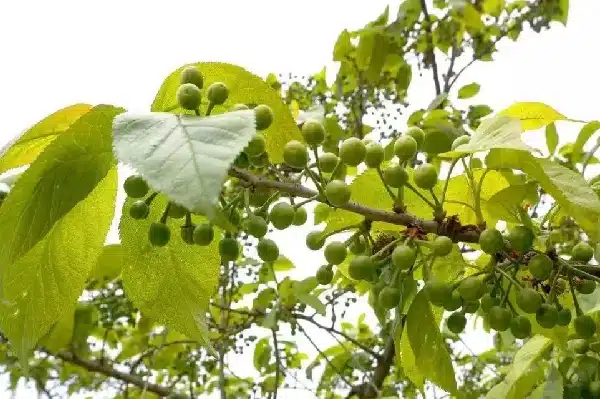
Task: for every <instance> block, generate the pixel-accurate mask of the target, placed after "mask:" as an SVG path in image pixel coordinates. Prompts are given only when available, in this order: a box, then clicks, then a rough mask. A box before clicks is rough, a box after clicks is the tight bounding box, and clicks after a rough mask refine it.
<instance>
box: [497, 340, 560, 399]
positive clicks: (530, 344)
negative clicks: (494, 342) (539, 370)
mask: <svg viewBox="0 0 600 399" xmlns="http://www.w3.org/2000/svg"><path fill="white" fill-rule="evenodd" d="M551 347H552V340H551V339H550V338H547V337H543V336H541V335H536V336H534V337H533V338H531V339H530V340H529V341H527V343H526V344H525V345H523V347H522V348H521V349H519V351H518V352H517V354H516V355H515V358H514V360H513V362H512V366H511V368H510V370H509V372H508V373H507V374H506V377H505V378H504V380H502V382H500V383H499V384H498V385H496V386H495V387H494V388H492V389H491V390H490V391H489V392H488V394H487V395H486V399H509V398H514V399H517V398H524V397H525V396H526V395H527V394H528V393H529V392H520V391H519V389H516V388H518V387H519V385H518V384H519V381H520V380H521V379H522V378H524V377H526V376H527V375H528V373H529V371H530V370H531V369H532V368H535V367H537V366H539V365H538V364H537V363H538V361H539V360H540V359H541V358H543V357H544V356H545V355H546V354H547V353H548V350H550V348H551ZM532 382H533V383H535V382H534V381H532Z"/></svg>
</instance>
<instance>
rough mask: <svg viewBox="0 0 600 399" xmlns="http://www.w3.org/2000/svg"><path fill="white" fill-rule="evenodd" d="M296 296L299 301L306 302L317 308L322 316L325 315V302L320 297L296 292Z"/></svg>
mask: <svg viewBox="0 0 600 399" xmlns="http://www.w3.org/2000/svg"><path fill="white" fill-rule="evenodd" d="M296 298H297V299H298V301H300V303H304V304H306V305H308V306H310V307H311V308H313V309H314V310H316V311H317V313H319V314H320V315H322V316H325V313H326V309H325V304H323V302H321V300H320V299H319V297H317V296H316V295H311V294H302V293H298V294H296Z"/></svg>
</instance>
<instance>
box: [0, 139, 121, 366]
mask: <svg viewBox="0 0 600 399" xmlns="http://www.w3.org/2000/svg"><path fill="white" fill-rule="evenodd" d="M73 136H75V135H73ZM64 137H66V136H64ZM55 143H58V142H55ZM81 144H82V145H83V144H84V142H81ZM90 158H91V157H90ZM40 161H43V159H42V158H38V160H36V162H34V164H33V165H32V166H31V168H29V170H28V171H31V170H33V171H36V170H38V168H37V167H36V166H37V164H38V162H40ZM57 162H60V161H59V160H58V159H57ZM90 164H91V166H93V165H94V163H93V162H90ZM54 170H58V171H60V170H61V169H60V168H58V167H56V168H54ZM62 172H65V171H64V170H63V171H62ZM80 173H81V172H80ZM85 176H86V174H85V173H84V174H82V175H80V178H79V179H77V180H78V181H79V183H80V184H82V185H84V181H83V180H82V179H83V178H85ZM71 178H73V176H68V175H67V176H65V175H62V173H61V174H57V175H54V176H53V175H52V173H51V172H50V171H48V172H47V173H46V174H45V175H44V178H43V179H42V180H45V179H47V180H50V181H53V180H54V181H62V182H64V181H65V179H71ZM23 181H24V180H20V181H19V182H18V183H17V186H19V185H20V184H21V183H22V182H23ZM30 188H33V187H31V186H30ZM116 188H117V171H116V167H115V168H113V169H111V170H110V172H108V174H107V175H106V176H105V177H104V178H103V179H102V180H101V181H100V182H99V183H98V184H97V185H96V186H95V187H94V188H93V191H92V192H91V193H89V194H88V195H87V196H86V198H84V199H83V200H82V201H80V202H79V203H77V204H76V205H75V206H74V207H73V208H71V209H70V210H69V212H68V213H67V214H66V215H64V216H63V217H61V218H60V219H59V220H57V221H56V222H55V223H53V225H52V228H51V229H50V230H49V231H48V232H47V233H46V234H45V235H44V237H42V238H41V239H40V240H38V241H37V242H36V243H35V244H34V245H33V246H32V247H31V248H29V249H28V251H27V252H26V253H24V254H23V255H22V256H19V257H18V258H16V259H14V261H13V262H10V263H8V262H7V263H3V267H2V285H3V289H4V300H6V301H7V302H8V303H9V304H10V305H11V309H10V311H9V312H7V313H5V314H2V315H1V316H0V317H1V320H0V323H1V324H0V325H1V326H2V332H3V333H4V334H5V335H6V336H7V337H8V338H9V340H10V341H11V344H12V346H13V348H14V349H15V351H16V352H17V354H18V355H19V357H20V358H21V359H22V360H24V359H26V357H27V356H28V354H29V351H30V350H31V349H33V347H34V346H35V345H36V344H37V342H38V341H39V340H40V338H42V337H43V336H44V335H46V334H47V333H48V332H49V331H50V328H51V327H52V326H53V325H55V323H56V322H57V320H60V318H61V316H63V315H65V314H68V313H70V314H72V312H73V308H74V306H75V303H76V302H77V299H78V298H79V296H80V295H81V293H82V292H83V288H84V286H85V281H86V280H87V278H88V276H89V274H90V271H91V270H92V268H93V267H94V265H95V263H96V260H97V259H98V257H99V256H100V253H101V251H102V246H103V244H104V240H105V239H106V233H107V231H108V228H109V227H110V223H111V221H112V218H113V214H114V201H115V197H116V191H117V190H116ZM69 192H70V191H68V192H67V193H69ZM61 193H62V191H61V190H57V192H56V193H55V196H56V198H57V199H58V198H60V194H61ZM62 194H63V195H65V194H66V193H62ZM11 195H12V194H11ZM32 197H34V198H36V197H35V196H32ZM36 199H37V198H36ZM45 199H47V200H49V201H51V200H52V196H50V197H49V198H45ZM40 201H42V200H41V199H37V201H36V202H34V203H38V204H40V207H41V203H40ZM57 202H60V201H57ZM25 203H26V204H27V202H26V201H25ZM27 205H29V206H32V204H31V203H29V204H27ZM27 205H25V206H27ZM4 206H6V203H5V204H4V205H3V207H4ZM7 213H8V212H7ZM3 215H4V214H3ZM34 223H42V222H41V221H39V222H34ZM13 226H14V224H13ZM3 242H6V241H3ZM59 323H60V321H59ZM59 328H61V327H59ZM67 328H68V326H67ZM62 342H64V341H62V340H60V341H59V342H58V343H55V344H56V345H57V346H60V344H61V343H62Z"/></svg>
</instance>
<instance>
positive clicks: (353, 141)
mask: <svg viewBox="0 0 600 399" xmlns="http://www.w3.org/2000/svg"><path fill="white" fill-rule="evenodd" d="M366 152H367V147H366V146H365V143H364V142H363V141H362V140H360V139H359V138H357V137H350V138H348V139H346V140H344V141H343V142H342V145H341V146H340V154H339V156H340V159H341V160H342V162H343V163H345V164H346V165H348V166H357V165H358V164H359V163H361V162H362V161H363V160H364V159H365V154H366Z"/></svg>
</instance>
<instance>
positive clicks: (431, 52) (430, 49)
mask: <svg viewBox="0 0 600 399" xmlns="http://www.w3.org/2000/svg"><path fill="white" fill-rule="evenodd" d="M421 9H422V10H423V16H424V17H425V24H424V27H425V32H426V33H427V47H428V50H427V52H428V55H429V58H430V61H431V68H432V70H433V83H434V84H435V94H436V95H438V96H439V95H440V94H441V93H442V89H441V86H440V76H439V72H438V66H437V61H436V59H435V52H434V47H433V35H432V33H431V17H430V16H429V11H428V10H427V3H426V0H421Z"/></svg>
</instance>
